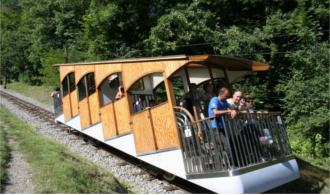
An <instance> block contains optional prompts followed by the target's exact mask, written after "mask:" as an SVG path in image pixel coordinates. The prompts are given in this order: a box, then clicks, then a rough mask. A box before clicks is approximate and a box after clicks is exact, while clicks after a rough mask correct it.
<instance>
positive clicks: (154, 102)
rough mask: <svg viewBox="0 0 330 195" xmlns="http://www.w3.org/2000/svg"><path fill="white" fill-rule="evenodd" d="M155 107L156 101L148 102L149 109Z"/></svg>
mask: <svg viewBox="0 0 330 195" xmlns="http://www.w3.org/2000/svg"><path fill="white" fill-rule="evenodd" d="M156 105H157V104H156V101H155V100H153V99H151V100H149V106H150V108H152V107H154V106H156Z"/></svg>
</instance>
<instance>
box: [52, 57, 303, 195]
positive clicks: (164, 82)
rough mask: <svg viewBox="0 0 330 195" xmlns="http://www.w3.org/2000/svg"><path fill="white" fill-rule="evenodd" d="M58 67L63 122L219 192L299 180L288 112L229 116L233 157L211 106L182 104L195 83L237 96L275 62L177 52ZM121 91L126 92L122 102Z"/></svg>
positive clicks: (255, 190)
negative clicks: (263, 139)
mask: <svg viewBox="0 0 330 195" xmlns="http://www.w3.org/2000/svg"><path fill="white" fill-rule="evenodd" d="M53 67H56V68H58V69H59V71H60V80H61V94H62V96H61V98H62V101H61V102H62V103H61V104H60V105H55V107H61V108H62V109H63V113H62V112H58V113H56V119H55V120H56V121H59V122H62V123H65V124H66V125H68V126H71V127H73V128H74V129H77V130H78V131H81V132H83V133H84V134H87V135H89V136H91V137H93V138H95V139H97V140H99V141H101V142H104V143H106V144H108V145H110V146H112V147H115V148H117V149H119V150H121V151H123V152H125V153H127V154H129V155H132V156H134V157H136V158H139V159H141V160H143V161H145V162H147V163H150V164H152V165H154V166H156V167H159V168H160V169H162V170H164V171H166V172H168V173H171V174H173V175H175V176H177V177H181V178H183V179H187V180H189V181H191V182H193V183H195V184H197V185H200V186H203V187H205V188H207V189H209V190H212V191H214V192H216V193H260V192H264V191H266V190H269V189H271V188H274V187H276V186H279V185H282V184H284V183H287V182H289V181H292V180H294V179H297V178H298V177H299V169H298V166H297V163H296V160H295V159H294V156H293V154H292V151H291V148H290V143H289V141H288V137H287V134H286V131H285V126H284V123H283V118H282V116H281V114H280V113H268V114H250V115H239V116H237V117H236V118H235V119H231V118H230V117H224V119H223V120H224V121H223V122H224V124H225V131H226V138H227V140H228V142H229V143H230V152H225V151H224V150H223V149H222V148H221V144H220V145H219V144H218V143H219V142H221V141H220V140H219V139H218V132H217V131H211V127H210V124H211V121H212V120H214V117H213V118H212V117H209V118H208V117H206V116H202V115H201V113H205V110H206V109H207V107H208V102H207V101H195V100H191V99H190V100H189V99H186V104H190V107H191V108H192V109H188V107H187V105H186V108H183V107H180V106H179V104H180V102H181V101H184V100H182V96H183V94H184V93H187V92H189V91H191V86H192V85H191V83H195V84H196V85H198V86H201V85H202V84H204V83H209V84H210V85H212V86H213V89H216V88H217V85H219V86H220V87H227V88H228V89H229V90H230V92H231V93H233V89H232V84H233V83H234V82H235V81H236V80H237V79H239V78H241V77H243V76H244V75H247V74H249V73H251V72H252V71H266V70H268V69H269V68H270V66H269V65H266V64H263V63H259V62H256V61H251V60H246V59H240V58H235V57H228V56H218V55H202V56H186V55H177V56H165V57H152V58H137V59H125V60H110V61H97V62H80V63H68V64H56V65H53ZM120 86H123V87H124V91H125V95H124V96H123V97H121V98H120V99H118V100H116V94H117V93H118V89H119V88H120ZM191 95H192V94H191ZM139 100H141V101H139ZM151 100H154V101H153V103H152V105H151V103H150V102H152V101H151ZM154 104H155V105H154ZM60 110H61V109H60ZM249 118H254V119H255V120H256V121H258V122H256V124H255V125H254V127H253V129H251V128H250V127H249V128H247V127H246V126H244V121H246V120H248V119H249ZM265 130H267V132H268V134H270V135H271V136H272V138H273V143H272V144H267V145H263V144H261V143H259V141H258V140H257V141H253V140H256V139H255V138H256V137H257V136H254V134H255V132H260V134H263V133H264V131H265ZM246 132H249V133H246Z"/></svg>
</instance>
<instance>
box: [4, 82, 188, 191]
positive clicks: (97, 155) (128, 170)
mask: <svg viewBox="0 0 330 195" xmlns="http://www.w3.org/2000/svg"><path fill="white" fill-rule="evenodd" d="M0 90H4V89H3V88H2V87H1V88H0ZM5 92H6V93H9V94H11V95H14V96H16V97H18V98H20V99H23V100H25V101H27V102H30V103H32V104H35V105H37V106H39V107H41V108H44V109H46V110H49V111H52V112H53V106H47V105H44V104H42V103H40V102H38V101H35V100H32V99H31V98H27V97H25V96H23V95H21V94H18V93H15V92H12V91H10V90H8V89H6V90H5ZM49 98H51V97H49ZM0 103H1V104H2V105H4V106H5V107H6V108H7V109H8V110H9V111H10V112H11V113H13V114H14V115H15V116H17V117H18V118H19V119H21V120H22V121H24V122H28V123H35V124H38V127H37V128H36V130H37V131H39V132H41V133H43V134H44V135H46V136H48V137H50V138H52V139H54V140H55V141H57V142H59V143H62V144H64V145H66V146H67V147H69V148H70V149H71V150H72V151H73V152H76V153H78V154H80V155H81V156H84V157H85V158H87V159H89V160H91V161H94V162H96V163H98V164H100V165H103V166H105V167H107V168H108V169H109V170H110V171H111V172H112V173H113V175H114V176H115V177H117V178H119V179H121V180H124V181H126V183H127V184H128V185H129V186H130V190H132V191H133V192H135V193H139V194H143V193H144V194H145V193H150V194H183V193H184V192H183V191H181V190H174V191H166V190H165V189H164V188H166V187H167V186H168V184H167V182H164V181H161V180H158V179H154V180H151V181H148V180H147V179H146V177H147V175H134V173H137V172H140V169H138V168H135V167H133V166H131V165H125V166H120V165H118V163H120V162H121V160H119V159H117V158H115V157H111V156H109V154H108V153H107V152H105V151H103V150H97V149H96V148H95V147H94V146H92V145H89V144H86V142H84V141H82V140H79V139H76V137H75V136H74V135H69V134H68V133H67V132H64V131H62V130H60V129H59V128H56V127H54V126H53V125H49V124H46V123H45V122H43V121H42V120H41V119H38V118H36V117H34V116H32V115H31V114H30V113H28V112H26V111H24V110H21V109H20V108H18V107H17V106H16V105H14V104H12V103H11V102H10V101H8V100H7V99H5V98H1V100H0ZM13 160H15V159H13ZM19 169H23V170H24V171H27V167H26V166H22V167H18V170H17V172H20V171H19ZM23 170H22V171H23ZM10 177H20V175H13V176H10ZM28 178H29V175H28V174H27V175H26V178H25V180H24V179H23V181H20V180H17V179H15V178H10V180H11V181H13V180H15V182H18V185H21V186H22V187H21V188H15V191H11V192H10V193H12V194H17V193H18V194H29V193H33V192H31V191H24V189H26V188H25V187H23V185H24V182H26V180H27V179H28ZM29 184H31V182H29ZM31 185H32V184H31Z"/></svg>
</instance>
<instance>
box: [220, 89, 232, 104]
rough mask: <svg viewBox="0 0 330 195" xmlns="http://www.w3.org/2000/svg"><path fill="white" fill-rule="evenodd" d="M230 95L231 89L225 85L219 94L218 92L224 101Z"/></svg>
mask: <svg viewBox="0 0 330 195" xmlns="http://www.w3.org/2000/svg"><path fill="white" fill-rule="evenodd" d="M229 97H230V95H229V90H228V89H227V88H225V87H223V88H221V89H219V94H218V98H219V99H220V100H221V101H224V100H226V99H228V98H229Z"/></svg>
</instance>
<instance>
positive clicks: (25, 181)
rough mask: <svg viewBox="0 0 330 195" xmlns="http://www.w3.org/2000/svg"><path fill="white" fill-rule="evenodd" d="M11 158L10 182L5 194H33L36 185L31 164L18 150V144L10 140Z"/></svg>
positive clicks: (9, 166) (7, 184)
mask: <svg viewBox="0 0 330 195" xmlns="http://www.w3.org/2000/svg"><path fill="white" fill-rule="evenodd" d="M9 146H10V148H11V152H10V155H11V160H10V162H9V163H8V168H7V170H8V182H7V183H6V188H5V190H4V191H3V194H33V193H34V190H33V188H34V186H33V184H32V182H31V179H30V177H31V175H32V174H31V173H29V164H28V163H26V162H25V160H24V159H23V156H22V154H20V153H19V152H17V150H16V149H17V145H15V142H14V141H13V140H9Z"/></svg>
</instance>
